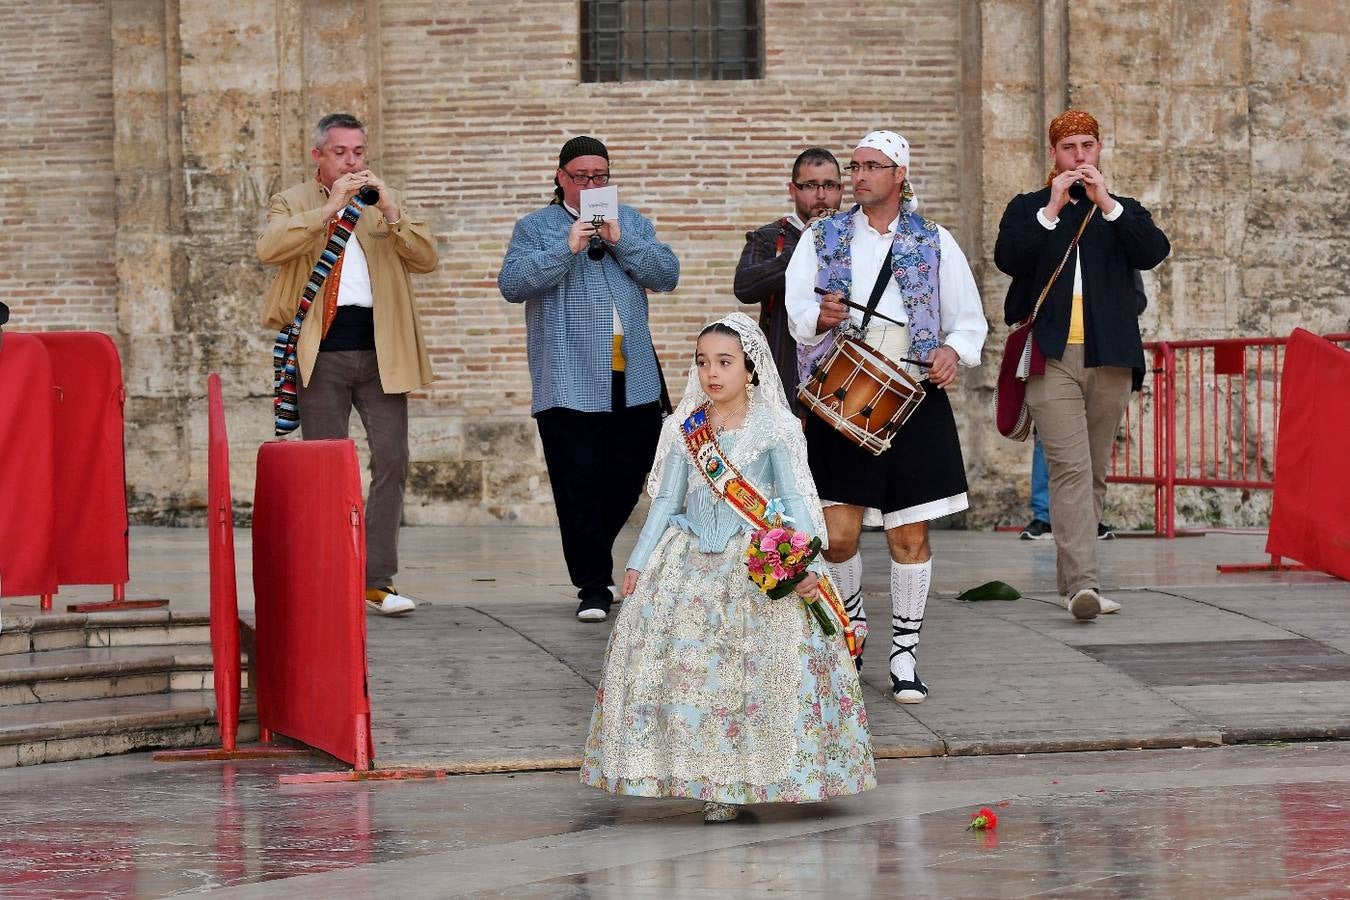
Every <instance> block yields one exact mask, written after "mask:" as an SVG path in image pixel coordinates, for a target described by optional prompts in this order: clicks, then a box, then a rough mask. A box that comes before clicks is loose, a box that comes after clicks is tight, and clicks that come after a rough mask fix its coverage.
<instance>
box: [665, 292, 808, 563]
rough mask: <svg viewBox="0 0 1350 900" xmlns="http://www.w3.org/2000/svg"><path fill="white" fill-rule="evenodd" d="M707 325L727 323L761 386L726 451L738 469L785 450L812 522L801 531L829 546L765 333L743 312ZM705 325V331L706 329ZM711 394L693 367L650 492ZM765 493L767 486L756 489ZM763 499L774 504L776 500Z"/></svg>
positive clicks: (796, 423) (798, 431)
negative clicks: (688, 423)
mask: <svg viewBox="0 0 1350 900" xmlns="http://www.w3.org/2000/svg"><path fill="white" fill-rule="evenodd" d="M709 325H710V326H711V325H726V326H728V327H729V328H731V329H732V330H733V331H735V332H736V334H737V335H739V336H740V339H741V349H742V350H744V351H745V357H746V359H748V360H750V361H751V362H752V363H754V366H755V374H756V375H758V376H759V384H758V385H755V386H753V387H751V388H750V407H749V410H748V412H747V413H746V416H745V425H744V426H742V432H741V436H740V437H739V438H738V439H737V441H736V444H735V446H734V447H733V448H732V449H731V450H730V451H729V452H728V453H727V455H728V456H729V457H731V462H733V463H734V464H735V465H736V466H737V468H740V469H742V470H744V466H745V465H746V464H748V463H749V462H751V461H752V460H754V459H755V458H756V457H758V456H759V455H760V454H761V453H764V452H765V451H767V450H769V449H770V448H772V447H785V448H787V451H788V460H789V463H790V465H791V467H792V476H793V479H794V481H795V482H796V485H797V491H798V493H800V494H801V495H802V499H803V501H804V502H805V504H806V508H807V509H808V510H809V511H810V514H811V521H810V522H809V523H807V522H798V523H796V526H797V528H799V529H809V530H810V531H811V532H812V533H813V534H815V535H817V536H819V537H820V541H821V544H822V545H824V544H825V543H826V532H825V516H824V514H823V513H822V512H821V509H820V496H819V494H817V493H816V481H815V479H814V478H812V477H811V467H810V466H809V465H808V464H807V461H806V438H805V437H803V435H802V425H801V421H800V420H799V419H798V418H797V417H796V416H795V415H793V413H792V409H791V407H789V406H788V401H787V395H786V394H784V393H783V381H782V379H780V378H779V377H778V367H777V366H776V365H774V361H773V355H772V354H771V353H770V352H769V342H768V340H767V339H766V338H765V337H764V332H762V331H760V330H759V326H758V325H756V324H755V322H754V320H753V319H751V318H750V317H749V316H747V315H746V314H745V313H739V312H736V313H732V314H731V315H729V316H725V317H723V318H721V319H718V320H717V321H716V322H712V323H709ZM706 327H708V326H705V330H706ZM707 402H708V395H707V394H706V393H705V392H704V390H703V385H702V384H701V383H700V382H699V380H698V363H697V362H692V363H690V365H689V381H688V383H687V384H686V385H685V389H684V396H683V397H682V398H680V405H679V406H677V407H675V413H674V415H672V416H670V418H668V419H667V420H666V423H665V426H664V427H663V428H662V429H661V439H660V441H659V442H658V443H657V445H656V459H655V460H654V461H653V463H652V471H651V474H650V475H648V476H647V493H648V494H649V495H650V496H652V497H655V496H656V494H657V492H658V491H659V490H660V488H661V481H662V478H663V476H664V474H665V468H666V463H667V461H668V460H669V458H670V455H671V452H672V451H673V450H675V449H676V448H677V447H678V449H679V451H680V452H681V453H684V452H685V444H684V435H683V433H682V432H681V431H680V426H681V425H682V424H683V423H684V421H685V420H686V419H688V418H689V417H690V416H691V415H692V414H693V412H694V410H696V409H698V408H699V407H700V406H702V405H703V404H704V403H707ZM756 487H759V488H760V489H761V490H765V489H767V488H766V486H764V485H756ZM765 499H769V500H772V499H774V498H773V497H767V498H765Z"/></svg>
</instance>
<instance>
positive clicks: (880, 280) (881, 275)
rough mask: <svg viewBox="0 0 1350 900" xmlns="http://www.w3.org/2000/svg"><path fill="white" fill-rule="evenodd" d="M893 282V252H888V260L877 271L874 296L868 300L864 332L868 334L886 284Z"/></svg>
mask: <svg viewBox="0 0 1350 900" xmlns="http://www.w3.org/2000/svg"><path fill="white" fill-rule="evenodd" d="M890 280H891V252H890V250H889V249H887V251H886V258H885V259H883V260H882V261H881V268H880V269H879V270H877V281H876V284H874V285H872V294H871V296H869V297H868V298H867V309H866V310H864V312H863V320H862V331H863V334H866V333H867V323H868V322H870V321H871V319H872V313H874V312H876V311H877V304H878V303H880V302H881V295H882V294H884V293H886V282H888V281H890Z"/></svg>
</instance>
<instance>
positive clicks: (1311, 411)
mask: <svg viewBox="0 0 1350 900" xmlns="http://www.w3.org/2000/svg"><path fill="white" fill-rule="evenodd" d="M1280 391H1281V393H1282V394H1283V395H1284V405H1283V408H1282V410H1281V411H1280V429H1279V437H1278V447H1279V458H1280V474H1279V477H1278V478H1277V479H1276V480H1275V500H1274V506H1273V508H1272V509H1271V514H1270V535H1269V536H1268V537H1267V539H1266V552H1267V553H1269V554H1271V556H1272V557H1288V558H1290V559H1296V560H1298V561H1299V562H1301V563H1303V564H1304V565H1306V566H1308V567H1309V568H1313V569H1317V570H1319V571H1322V572H1327V573H1329V574H1331V575H1335V576H1337V577H1338V578H1345V579H1350V467H1347V466H1346V464H1345V452H1346V448H1347V447H1350V352H1347V351H1345V350H1342V349H1341V348H1339V347H1337V346H1335V345H1334V344H1331V343H1330V342H1328V341H1325V340H1323V339H1322V338H1320V337H1318V336H1317V335H1315V334H1312V333H1311V332H1308V331H1304V330H1303V329H1302V328H1297V329H1295V330H1294V333H1293V334H1292V335H1290V336H1289V344H1288V348H1287V350H1286V352H1285V359H1284V378H1283V379H1282V380H1281V382H1280Z"/></svg>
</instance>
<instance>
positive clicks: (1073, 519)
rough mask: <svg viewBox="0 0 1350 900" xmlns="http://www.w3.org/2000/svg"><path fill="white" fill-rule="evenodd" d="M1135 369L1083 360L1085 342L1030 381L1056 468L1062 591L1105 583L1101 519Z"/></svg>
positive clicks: (1034, 411)
mask: <svg viewBox="0 0 1350 900" xmlns="http://www.w3.org/2000/svg"><path fill="white" fill-rule="evenodd" d="M1131 375H1132V373H1131V371H1130V370H1129V369H1125V368H1121V367H1119V366H1100V367H1097V366H1094V367H1093V368H1085V367H1084V366H1083V347H1082V345H1081V344H1070V345H1069V346H1067V347H1065V348H1064V358H1063V359H1060V360H1056V359H1047V360H1046V361H1045V374H1044V375H1034V376H1032V377H1031V378H1030V379H1028V380H1027V406H1028V407H1030V409H1031V418H1032V419H1033V420H1035V422H1036V431H1037V432H1038V433H1039V434H1040V436H1041V446H1042V447H1043V448H1044V450H1045V462H1046V464H1047V465H1048V466H1049V467H1050V521H1051V522H1053V523H1054V526H1055V555H1056V560H1055V562H1056V565H1055V581H1056V583H1057V584H1058V586H1059V592H1060V594H1067V595H1072V594H1073V593H1075V592H1076V591H1079V590H1082V589H1083V588H1094V589H1099V588H1100V587H1101V580H1100V575H1099V573H1098V568H1097V523H1098V522H1100V521H1101V520H1102V504H1103V502H1104V501H1105V499H1106V467H1107V465H1108V464H1109V463H1110V462H1111V445H1112V443H1113V442H1114V441H1115V438H1116V429H1117V428H1118V427H1119V426H1120V417H1121V416H1122V415H1123V414H1124V412H1125V405H1126V404H1127V403H1129V402H1130V378H1131Z"/></svg>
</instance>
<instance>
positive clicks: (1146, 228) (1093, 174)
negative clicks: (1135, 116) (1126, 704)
mask: <svg viewBox="0 0 1350 900" xmlns="http://www.w3.org/2000/svg"><path fill="white" fill-rule="evenodd" d="M1050 156H1051V159H1052V160H1053V163H1054V169H1053V170H1052V171H1051V173H1050V177H1049V178H1047V179H1046V186H1045V187H1044V188H1042V189H1041V190H1039V191H1036V192H1034V193H1030V194H1022V195H1020V196H1018V197H1014V198H1013V200H1012V202H1011V203H1009V204H1008V208H1007V209H1006V210H1004V213H1003V220H1002V221H1001V222H1000V223H999V229H998V241H997V243H996V244H995V245H994V262H995V264H996V265H997V266H998V268H999V270H1000V271H1002V272H1004V273H1006V274H1008V275H1011V276H1012V279H1013V281H1012V284H1011V285H1010V286H1009V288H1008V296H1007V298H1006V299H1005V300H1004V302H1003V313H1004V319H1005V320H1006V321H1007V323H1008V324H1009V325H1011V324H1013V323H1015V322H1020V321H1022V320H1023V319H1025V318H1026V317H1027V316H1028V315H1030V314H1031V312H1032V309H1033V308H1034V307H1035V305H1036V300H1037V298H1038V297H1039V296H1040V294H1041V291H1042V290H1043V289H1044V288H1045V285H1046V283H1047V282H1049V281H1050V280H1051V278H1053V277H1054V273H1055V272H1056V269H1057V267H1059V266H1060V265H1061V263H1062V265H1063V269H1062V270H1061V271H1060V273H1059V277H1058V278H1055V279H1054V283H1053V284H1051V286H1050V291H1049V293H1048V294H1047V295H1046V298H1045V302H1044V304H1043V305H1042V306H1041V308H1040V311H1039V312H1038V313H1037V314H1036V323H1035V325H1034V326H1033V329H1032V331H1033V335H1034V339H1035V341H1036V346H1037V347H1038V348H1039V349H1040V351H1041V352H1042V353H1043V354H1044V355H1045V371H1044V373H1043V374H1042V373H1038V372H1036V371H1035V370H1034V369H1033V373H1032V377H1031V378H1030V379H1029V380H1028V381H1027V405H1028V407H1030V409H1031V415H1032V418H1033V419H1034V420H1035V423H1036V430H1037V431H1038V432H1039V433H1040V436H1041V442H1042V444H1043V446H1044V448H1045V458H1046V462H1047V463H1048V465H1049V467H1050V516H1051V520H1052V521H1053V522H1054V523H1055V547H1056V555H1057V560H1056V580H1057V582H1058V587H1059V593H1060V602H1061V603H1062V604H1063V605H1064V606H1065V607H1066V608H1067V609H1068V610H1069V612H1070V613H1071V614H1072V615H1073V617H1074V618H1075V619H1079V620H1083V621H1085V620H1089V619H1094V618H1096V617H1097V615H1098V614H1099V613H1100V612H1101V610H1102V600H1103V598H1102V596H1101V593H1100V591H1101V582H1100V578H1099V575H1098V567H1097V541H1096V538H1097V523H1098V522H1100V521H1101V514H1102V501H1103V498H1104V497H1105V494H1106V466H1107V463H1108V462H1109V461H1110V458H1111V443H1112V441H1113V440H1114V439H1115V434H1116V429H1117V428H1118V427H1119V425H1120V418H1121V415H1122V414H1123V413H1124V411H1125V405H1126V404H1127V403H1128V402H1129V398H1130V385H1131V381H1132V376H1133V373H1134V370H1136V369H1138V370H1141V371H1142V369H1143V366H1144V348H1143V340H1142V339H1141V337H1140V335H1139V320H1138V310H1137V299H1136V295H1135V288H1134V271H1133V270H1136V269H1152V268H1153V267H1154V266H1156V265H1158V263H1160V262H1162V261H1163V260H1164V259H1166V258H1167V254H1168V253H1169V252H1170V251H1171V245H1170V244H1169V243H1168V240H1167V236H1166V235H1164V234H1163V233H1162V231H1161V230H1160V229H1159V228H1158V226H1157V225H1155V224H1154V223H1153V218H1152V217H1151V216H1150V215H1149V213H1148V210H1146V209H1145V208H1144V207H1143V206H1142V205H1141V204H1140V203H1139V202H1138V201H1137V200H1134V199H1132V198H1130V197H1120V196H1116V195H1113V194H1111V193H1110V192H1109V191H1108V190H1107V184H1106V178H1105V176H1104V175H1103V174H1102V172H1101V169H1100V168H1099V167H1098V163H1099V161H1100V158H1101V135H1100V129H1099V127H1098V124H1097V120H1096V119H1094V118H1093V117H1092V116H1091V115H1089V114H1088V113H1086V112H1083V111H1081V110H1075V109H1071V110H1068V111H1067V112H1065V113H1064V114H1063V115H1060V116H1058V117H1057V118H1056V119H1055V120H1054V121H1053V122H1051V123H1050ZM1080 227H1081V236H1080V237H1079V238H1078V243H1077V246H1076V247H1075V248H1074V249H1073V250H1072V251H1071V252H1070V244H1072V243H1073V240H1074V236H1075V235H1076V234H1080ZM1066 253H1067V256H1066ZM1111 605H1112V606H1115V604H1114V602H1112V604H1111Z"/></svg>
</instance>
